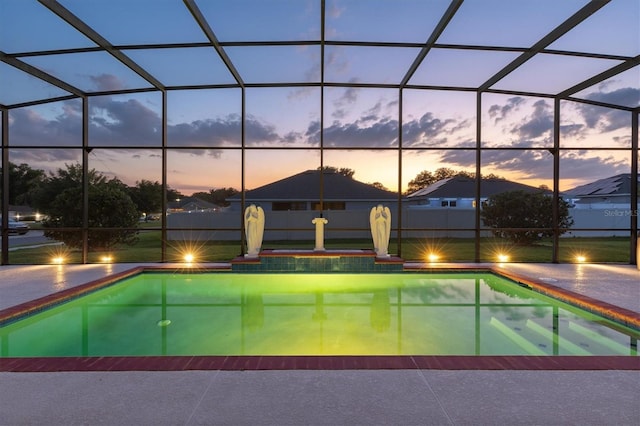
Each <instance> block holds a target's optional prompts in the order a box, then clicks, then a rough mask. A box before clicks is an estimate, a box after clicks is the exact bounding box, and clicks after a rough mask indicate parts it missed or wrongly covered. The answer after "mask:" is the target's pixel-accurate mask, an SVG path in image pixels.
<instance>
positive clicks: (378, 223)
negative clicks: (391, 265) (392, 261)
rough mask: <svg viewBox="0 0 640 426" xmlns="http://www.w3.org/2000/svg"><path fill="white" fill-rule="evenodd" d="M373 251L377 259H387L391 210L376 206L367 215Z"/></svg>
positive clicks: (379, 205)
mask: <svg viewBox="0 0 640 426" xmlns="http://www.w3.org/2000/svg"><path fill="white" fill-rule="evenodd" d="M369 223H370V224H371V236H372V237H373V249H374V250H375V252H376V256H377V257H389V253H388V251H389V235H391V210H389V207H383V206H382V204H378V206H377V207H372V208H371V213H370V214H369Z"/></svg>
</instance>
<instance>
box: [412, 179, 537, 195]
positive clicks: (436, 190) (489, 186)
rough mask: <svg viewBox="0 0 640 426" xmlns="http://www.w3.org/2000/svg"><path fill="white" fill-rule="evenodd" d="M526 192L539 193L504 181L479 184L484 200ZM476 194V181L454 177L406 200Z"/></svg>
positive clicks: (516, 183) (486, 181)
mask: <svg viewBox="0 0 640 426" xmlns="http://www.w3.org/2000/svg"><path fill="white" fill-rule="evenodd" d="M507 191H526V192H539V191H541V189H540V188H536V187H534V186H529V185H524V184H522V183H518V182H512V181H509V180H506V179H495V178H491V179H482V181H481V182H480V197H482V198H486V197H490V196H492V195H495V194H499V193H501V192H507ZM475 193H476V180H475V179H470V178H468V177H465V176H454V177H450V178H447V179H442V180H439V181H438V182H436V183H434V184H432V185H429V186H427V187H425V188H422V189H419V190H418V191H416V192H414V193H412V194H410V195H408V196H407V198H409V199H412V198H418V197H426V198H449V197H456V198H474V197H475Z"/></svg>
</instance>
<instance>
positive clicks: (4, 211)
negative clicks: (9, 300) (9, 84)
mask: <svg viewBox="0 0 640 426" xmlns="http://www.w3.org/2000/svg"><path fill="white" fill-rule="evenodd" d="M0 119H2V137H1V138H0V142H1V143H2V176H1V177H2V205H1V206H0V216H2V220H1V221H0V230H2V236H1V240H2V253H0V265H6V264H8V263H9V232H8V229H9V111H8V110H6V109H3V110H1V111H0Z"/></svg>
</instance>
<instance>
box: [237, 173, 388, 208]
mask: <svg viewBox="0 0 640 426" xmlns="http://www.w3.org/2000/svg"><path fill="white" fill-rule="evenodd" d="M323 186H324V199H325V200H381V201H382V200H397V198H398V194H397V193H395V192H391V191H386V190H384V189H379V188H376V187H375V186H372V185H369V184H366V183H363V182H360V181H357V180H355V179H353V178H350V177H348V176H345V175H343V174H341V173H339V172H334V171H329V170H325V171H324V173H323ZM318 194H320V171H319V170H307V171H304V172H301V173H298V174H296V175H293V176H289V177H287V178H284V179H281V180H278V181H276V182H272V183H269V184H267V185H264V186H261V187H259V188H256V189H252V190H249V191H247V192H246V195H245V197H246V198H247V199H252V200H297V201H304V200H317V199H318ZM239 198H240V194H237V195H235V196H233V197H231V199H239Z"/></svg>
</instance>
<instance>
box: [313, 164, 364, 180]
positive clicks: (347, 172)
mask: <svg viewBox="0 0 640 426" xmlns="http://www.w3.org/2000/svg"><path fill="white" fill-rule="evenodd" d="M318 170H320V167H318ZM322 170H324V171H327V172H334V173H340V174H341V175H343V176H346V177H348V178H353V175H355V174H356V171H355V170H353V169H350V168H348V167H340V168H338V167H333V166H324V167H322Z"/></svg>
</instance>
